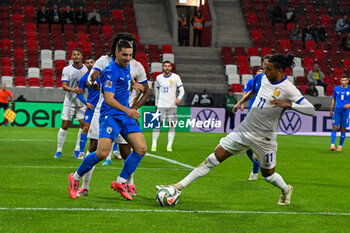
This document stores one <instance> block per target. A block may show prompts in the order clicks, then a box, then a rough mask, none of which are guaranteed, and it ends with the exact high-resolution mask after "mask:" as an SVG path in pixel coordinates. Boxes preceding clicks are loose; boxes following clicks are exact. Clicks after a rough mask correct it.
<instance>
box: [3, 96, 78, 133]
mask: <svg viewBox="0 0 350 233" xmlns="http://www.w3.org/2000/svg"><path fill="white" fill-rule="evenodd" d="M62 108H63V104H62V103H38V102H16V103H15V104H14V106H13V108H12V110H14V111H15V112H16V118H15V121H14V122H13V123H10V125H11V126H21V127H46V128H60V127H61V123H62V120H61V114H62ZM3 124H4V112H3V111H1V112H0V125H3ZM73 125H77V126H78V125H79V123H78V122H77V121H76V120H73Z"/></svg>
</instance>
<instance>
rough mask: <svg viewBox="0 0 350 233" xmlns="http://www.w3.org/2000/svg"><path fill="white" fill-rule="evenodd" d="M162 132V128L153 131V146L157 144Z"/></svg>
mask: <svg viewBox="0 0 350 233" xmlns="http://www.w3.org/2000/svg"><path fill="white" fill-rule="evenodd" d="M159 134H160V129H154V130H153V133H152V146H157V140H158V137H159Z"/></svg>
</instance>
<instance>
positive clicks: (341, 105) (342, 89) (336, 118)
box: [330, 75, 350, 151]
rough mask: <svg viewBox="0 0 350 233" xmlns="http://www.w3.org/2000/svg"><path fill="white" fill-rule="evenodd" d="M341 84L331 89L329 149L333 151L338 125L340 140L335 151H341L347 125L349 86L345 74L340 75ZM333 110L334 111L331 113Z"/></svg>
mask: <svg viewBox="0 0 350 233" xmlns="http://www.w3.org/2000/svg"><path fill="white" fill-rule="evenodd" d="M340 82H341V85H340V86H336V87H335V88H334V91H333V98H332V104H331V109H330V116H331V117H332V118H333V123H332V125H333V128H332V133H331V151H334V149H335V146H334V143H335V139H336V137H337V131H338V127H339V126H340V132H341V133H340V141H339V146H338V148H337V151H342V148H343V143H344V140H345V134H346V127H348V126H349V113H350V87H349V86H348V84H349V79H348V77H347V76H346V75H343V76H342V77H341V80H340ZM333 111H334V113H333Z"/></svg>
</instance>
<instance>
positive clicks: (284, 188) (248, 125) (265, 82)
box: [156, 54, 315, 205]
mask: <svg viewBox="0 0 350 233" xmlns="http://www.w3.org/2000/svg"><path fill="white" fill-rule="evenodd" d="M293 58H294V56H293V55H291V54H288V55H286V56H284V55H282V54H275V55H272V56H271V57H270V58H269V63H268V64H267V66H266V70H265V75H264V76H262V77H261V76H260V77H261V78H260V80H256V81H257V82H261V87H260V89H259V91H258V93H257V97H256V100H255V101H254V104H253V107H252V109H251V110H250V112H249V113H248V115H247V116H246V118H245V119H244V121H243V122H242V123H241V124H240V125H239V126H238V127H236V128H235V129H234V130H233V132H232V133H230V134H229V135H227V136H226V137H225V138H222V139H221V140H220V143H219V145H218V146H217V147H216V148H215V150H214V153H212V154H210V155H209V156H208V158H207V159H206V160H204V162H203V163H201V164H200V165H199V166H198V167H196V168H195V169H193V170H192V172H191V173H190V174H189V175H187V176H186V177H185V178H184V179H183V180H181V181H180V182H178V183H176V184H174V185H173V187H175V188H176V189H177V190H178V191H179V192H180V193H181V191H182V190H183V189H184V188H185V187H187V186H188V185H189V184H190V183H191V182H193V181H194V180H196V179H198V178H199V177H202V176H204V175H206V174H207V173H208V172H209V171H210V170H211V169H212V168H214V167H215V166H217V165H219V164H220V163H221V162H223V161H224V160H226V159H227V158H228V157H230V156H231V155H233V154H235V155H240V154H243V153H245V152H246V151H247V149H248V148H250V149H252V150H253V151H254V153H255V154H256V157H257V159H258V160H259V161H260V171H261V174H262V176H263V177H264V179H265V180H266V181H267V182H269V183H270V184H272V185H274V186H276V187H278V188H279V189H280V190H281V192H282V195H281V197H280V199H279V201H278V204H279V205H289V203H290V199H291V195H292V192H293V187H292V186H291V185H287V184H286V183H285V181H284V180H283V178H282V176H281V175H279V174H278V173H277V172H275V166H276V152H277V141H276V137H277V135H276V131H277V127H278V123H279V120H280V117H281V116H282V113H283V112H284V111H285V110H286V109H293V110H295V111H298V112H300V113H303V114H306V115H310V116H313V115H314V114H315V109H314V107H313V105H312V104H311V103H310V102H309V101H307V100H306V99H305V98H304V97H303V96H302V95H301V93H300V92H299V90H298V89H297V88H296V87H295V86H294V85H293V84H292V83H291V82H290V81H288V79H287V76H286V75H285V73H284V71H285V69H286V68H290V67H292V66H293V65H294V62H293ZM248 93H249V94H248V95H247V96H246V97H244V98H243V99H242V100H240V101H239V102H238V103H237V105H236V106H235V107H234V110H237V109H238V108H239V106H240V104H242V103H244V102H245V101H246V100H247V99H248V98H249V97H251V93H252V91H249V92H248ZM161 187H163V186H162V185H157V186H156V188H158V189H159V188H161Z"/></svg>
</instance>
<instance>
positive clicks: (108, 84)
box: [69, 40, 147, 200]
mask: <svg viewBox="0 0 350 233" xmlns="http://www.w3.org/2000/svg"><path fill="white" fill-rule="evenodd" d="M132 55H133V46H132V44H131V43H130V42H129V41H126V40H120V41H119V42H118V44H117V50H116V52H115V59H114V60H112V61H111V62H110V63H109V65H108V66H107V67H106V69H105V70H104V71H103V73H102V76H101V84H102V85H101V87H102V92H103V95H104V102H103V104H102V106H101V115H100V132H99V139H98V146H97V150H96V152H93V153H91V154H89V155H87V156H86V157H85V158H84V160H83V162H82V163H81V165H80V167H79V168H78V170H77V171H76V172H75V173H71V174H70V175H69V194H70V196H71V198H73V199H75V198H76V196H77V192H78V188H79V183H80V180H81V178H82V177H83V176H84V174H85V173H86V172H88V171H89V170H90V169H91V168H92V167H94V166H95V165H96V164H97V163H98V162H99V161H101V160H102V159H104V158H105V157H107V155H108V153H109V152H110V150H111V147H112V143H113V141H114V140H115V139H116V138H117V136H118V135H119V133H120V134H121V135H122V136H123V138H126V140H127V141H128V142H129V144H130V145H131V147H132V149H133V152H131V154H130V155H129V156H128V158H127V159H126V160H125V164H124V167H123V169H122V171H121V173H120V174H119V176H118V177H117V179H116V180H115V181H113V183H112V184H111V187H112V188H113V189H114V190H116V191H117V192H119V193H120V194H121V195H122V196H123V197H124V198H126V199H128V200H132V197H131V195H130V194H129V193H128V191H127V190H126V181H127V179H128V178H129V176H130V175H131V174H132V173H134V171H135V170H136V168H137V167H138V165H139V164H140V162H141V160H142V158H143V156H144V155H145V154H146V152H147V146H146V141H145V138H144V136H143V134H142V131H141V129H140V126H139V125H138V124H137V122H136V121H137V120H138V118H139V117H140V113H139V112H138V111H137V110H135V109H130V108H129V96H130V88H131V75H130V65H129V63H130V61H131V59H132Z"/></svg>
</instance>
